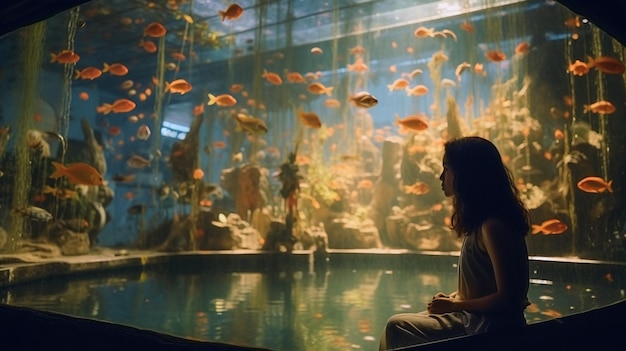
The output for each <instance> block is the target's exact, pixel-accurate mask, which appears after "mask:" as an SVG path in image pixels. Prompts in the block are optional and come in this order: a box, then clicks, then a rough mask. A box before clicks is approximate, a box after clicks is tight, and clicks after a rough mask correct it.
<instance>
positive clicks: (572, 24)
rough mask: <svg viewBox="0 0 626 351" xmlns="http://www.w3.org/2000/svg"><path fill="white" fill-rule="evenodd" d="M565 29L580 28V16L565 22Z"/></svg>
mask: <svg viewBox="0 0 626 351" xmlns="http://www.w3.org/2000/svg"><path fill="white" fill-rule="evenodd" d="M565 27H567V28H577V27H580V16H576V17H573V18H570V19H568V20H566V21H565Z"/></svg>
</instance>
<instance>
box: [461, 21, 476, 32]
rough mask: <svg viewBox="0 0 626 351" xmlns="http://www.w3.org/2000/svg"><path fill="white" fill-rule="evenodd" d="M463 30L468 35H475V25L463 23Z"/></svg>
mask: <svg viewBox="0 0 626 351" xmlns="http://www.w3.org/2000/svg"><path fill="white" fill-rule="evenodd" d="M461 29H462V30H464V31H466V32H468V33H474V25H473V24H471V23H470V22H467V21H465V22H463V23H461Z"/></svg>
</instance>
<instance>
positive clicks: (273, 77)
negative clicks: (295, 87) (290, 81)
mask: <svg viewBox="0 0 626 351" xmlns="http://www.w3.org/2000/svg"><path fill="white" fill-rule="evenodd" d="M261 77H263V78H265V80H267V81H268V82H269V83H271V84H274V85H281V84H283V79H282V78H280V76H279V75H278V74H276V73H273V72H268V71H267V70H266V69H263V74H262V75H261Z"/></svg>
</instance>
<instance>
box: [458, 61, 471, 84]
mask: <svg viewBox="0 0 626 351" xmlns="http://www.w3.org/2000/svg"><path fill="white" fill-rule="evenodd" d="M470 68H472V64H471V63H468V62H463V63H461V64H459V65H458V66H456V70H454V74H455V75H456V79H457V80H458V81H459V82H460V81H461V74H463V72H465V71H467V70H468V69H470Z"/></svg>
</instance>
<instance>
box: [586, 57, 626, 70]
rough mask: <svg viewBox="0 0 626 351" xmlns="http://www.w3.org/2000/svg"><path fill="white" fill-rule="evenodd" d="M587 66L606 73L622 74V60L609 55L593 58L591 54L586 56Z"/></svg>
mask: <svg viewBox="0 0 626 351" xmlns="http://www.w3.org/2000/svg"><path fill="white" fill-rule="evenodd" d="M587 60H588V62H587V67H589V68H592V67H595V68H596V69H597V70H598V71H600V72H603V73H607V74H622V73H624V64H623V63H622V61H620V60H618V59H616V58H614V57H610V56H600V57H598V58H595V59H594V58H593V57H591V56H587Z"/></svg>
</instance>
